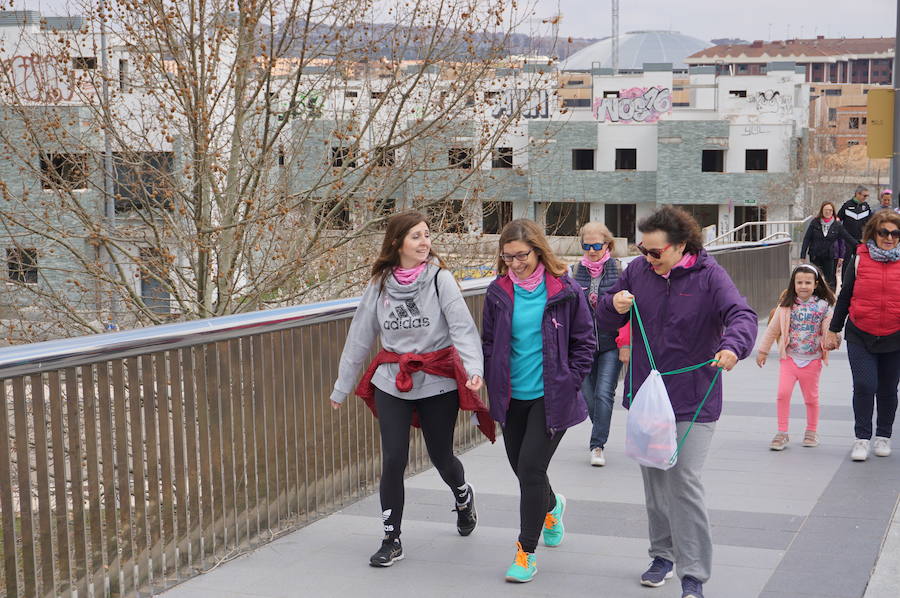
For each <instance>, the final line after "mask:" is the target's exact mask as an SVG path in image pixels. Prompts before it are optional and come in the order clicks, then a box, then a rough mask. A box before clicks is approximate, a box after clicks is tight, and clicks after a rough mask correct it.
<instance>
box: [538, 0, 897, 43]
mask: <svg viewBox="0 0 900 598" xmlns="http://www.w3.org/2000/svg"><path fill="white" fill-rule="evenodd" d="M536 3H537V10H536V12H537V16H538V17H539V18H540V17H546V16H549V15H552V14H554V13H556V11H557V6H558V7H559V11H560V12H561V13H562V15H563V19H562V22H561V23H560V33H561V34H563V35H572V36H575V37H606V36H607V35H609V34H610V29H611V21H612V19H611V8H610V7H611V2H610V0H536ZM896 6H897V1H896V0H816V1H815V2H809V1H805V0H719V1H718V2H714V1H710V0H677V1H669V2H666V1H665V0H620V2H619V33H625V32H627V31H634V30H638V29H671V30H674V31H680V32H681V33H684V34H686V35H691V36H693V37H698V38H700V39H703V40H710V39H712V38H720V37H738V38H743V39H746V40H754V39H763V40H771V39H784V38H785V37H788V36H789V37H800V36H801V35H802V36H803V37H813V36H815V35H816V34H818V35H825V36H827V37H842V36H843V37H881V36H884V37H893V36H894V30H895V25H896V12H895V11H896Z"/></svg>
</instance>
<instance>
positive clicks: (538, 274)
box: [507, 262, 544, 293]
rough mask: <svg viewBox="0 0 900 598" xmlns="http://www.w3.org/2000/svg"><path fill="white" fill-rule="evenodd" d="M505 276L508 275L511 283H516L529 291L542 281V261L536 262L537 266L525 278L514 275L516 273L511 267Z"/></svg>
mask: <svg viewBox="0 0 900 598" xmlns="http://www.w3.org/2000/svg"><path fill="white" fill-rule="evenodd" d="M507 276H509V279H510V280H511V281H512V283H513V284H515V285H518V286H520V287H522V288H523V289H525V290H526V291H528V292H529V293H531V292H532V291H534V290H535V289H536V288H538V285H540V284H541V283H542V282H543V281H544V263H543V262H538V265H537V268H535V269H534V272H532V273H531V276H529V277H528V278H526V279H525V280H522V279H520V278H519V277H518V276H516V273H515V272H513V271H512V269H510V270H508V271H507Z"/></svg>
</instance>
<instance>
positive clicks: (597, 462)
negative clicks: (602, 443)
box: [591, 446, 606, 467]
mask: <svg viewBox="0 0 900 598" xmlns="http://www.w3.org/2000/svg"><path fill="white" fill-rule="evenodd" d="M591 465H593V466H594V467H603V466H604V465H606V457H605V456H604V455H603V449H602V448H600V447H599V446H598V447H596V448H592V449H591Z"/></svg>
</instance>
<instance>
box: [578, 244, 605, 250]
mask: <svg viewBox="0 0 900 598" xmlns="http://www.w3.org/2000/svg"><path fill="white" fill-rule="evenodd" d="M604 247H606V243H582V244H581V248H582V249H583V250H584V251H590V250H591V249H593V250H594V251H600V250H601V249H603V248H604Z"/></svg>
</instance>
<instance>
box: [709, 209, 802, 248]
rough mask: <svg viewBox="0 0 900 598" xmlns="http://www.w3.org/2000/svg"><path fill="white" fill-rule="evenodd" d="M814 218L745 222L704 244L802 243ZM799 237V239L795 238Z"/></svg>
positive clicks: (714, 245) (711, 245)
mask: <svg viewBox="0 0 900 598" xmlns="http://www.w3.org/2000/svg"><path fill="white" fill-rule="evenodd" d="M810 218H812V216H809V217H807V218H805V219H803V220H761V221H756V222H745V223H743V224H741V225H740V226H736V227H735V228H733V229H731V230H730V231H728V232H726V233H723V234H721V235H719V236H718V237H716V238H715V239H712V240H711V241H708V242H707V243H705V244H704V246H705V247H707V248H709V247H716V246H718V245H731V244H734V243H747V242H760V241H770V240H774V239H783V238H789V239H792V240H794V241H800V239H801V238H802V235H803V232H804V229H805V226H804V225H805V224H806V223H807V222H809V220H810ZM795 237H797V238H795Z"/></svg>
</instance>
